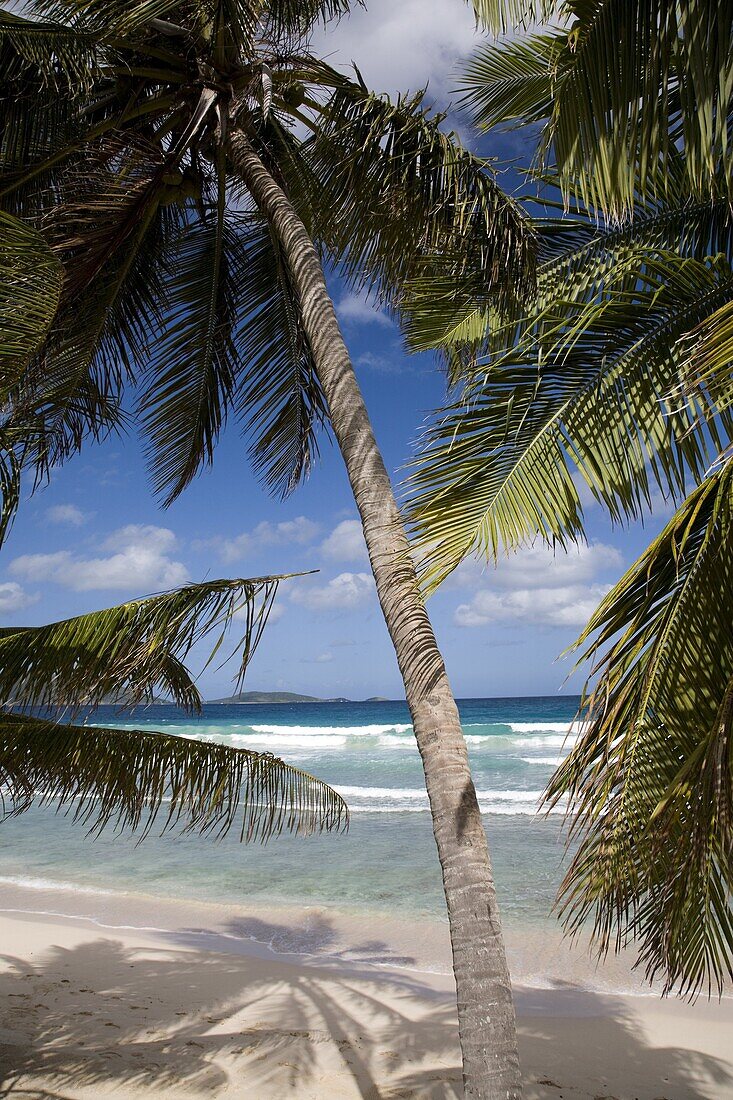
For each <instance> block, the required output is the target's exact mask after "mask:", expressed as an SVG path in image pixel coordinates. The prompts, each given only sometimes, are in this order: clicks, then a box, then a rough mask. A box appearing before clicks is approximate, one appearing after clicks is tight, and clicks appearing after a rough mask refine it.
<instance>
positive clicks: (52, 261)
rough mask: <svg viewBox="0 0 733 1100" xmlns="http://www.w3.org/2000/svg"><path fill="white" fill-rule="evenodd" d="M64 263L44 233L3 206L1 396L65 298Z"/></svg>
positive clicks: (0, 234)
mask: <svg viewBox="0 0 733 1100" xmlns="http://www.w3.org/2000/svg"><path fill="white" fill-rule="evenodd" d="M62 281H63V268H62V266H61V264H60V263H59V261H58V259H57V258H56V257H55V256H54V254H53V252H52V251H51V249H50V248H49V246H48V243H47V242H46V240H45V239H44V237H43V236H42V235H41V234H40V233H39V232H38V231H37V230H36V229H34V228H32V227H31V226H29V225H25V224H24V223H23V222H20V221H18V219H17V218H13V217H11V216H10V215H9V214H6V213H4V212H3V211H2V210H0V400H2V402H3V403H4V402H5V401H6V400H7V395H8V392H9V390H10V389H11V387H12V386H13V385H15V383H16V382H17V380H18V377H19V376H20V373H21V371H22V369H23V367H24V366H25V364H26V363H27V361H28V359H29V358H30V357H31V355H32V354H33V352H34V351H36V349H37V348H38V347H39V346H40V345H41V344H42V342H43V340H44V338H45V336H46V334H47V333H48V330H49V328H50V326H51V323H52V322H53V319H54V317H55V315H56V311H57V309H58V307H59V302H60V298H61V286H62Z"/></svg>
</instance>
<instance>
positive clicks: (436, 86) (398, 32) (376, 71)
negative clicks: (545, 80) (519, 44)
mask: <svg viewBox="0 0 733 1100" xmlns="http://www.w3.org/2000/svg"><path fill="white" fill-rule="evenodd" d="M476 42H477V35H476V29H475V24H474V19H473V15H472V13H471V10H470V5H469V4H466V3H463V2H461V0H430V3H425V0H400V2H399V3H395V2H394V0H369V4H368V10H366V9H361V8H358V7H354V8H352V10H351V12H350V14H349V15H348V16H347V17H346V18H344V19H341V20H339V21H338V22H334V21H332V22H331V23H329V25H328V27H327V28H326V29H324V30H322V31H320V32H318V33H316V34H315V35H314V44H313V48H314V50H315V52H316V54H320V55H321V56H326V55H328V58H329V61H330V63H331V64H332V65H335V66H346V65H349V64H350V63H351V61H352V59H353V60H354V61H355V62H356V64H357V65H358V66H359V69H360V71H361V73H362V74H363V76H364V79H365V80H366V82H367V84H368V85H369V86H370V87H371V88H373V89H374V90H375V91H377V92H390V93H392V94H394V93H395V92H397V91H407V90H408V89H409V90H412V91H417V90H418V89H419V88H421V87H423V85H425V84H426V83H427V82H428V81H430V89H431V91H432V92H433V93H434V94H436V95H437V94H439V95H440V96H441V97H442V96H447V95H449V94H450V92H451V90H452V89H453V88H454V87H455V85H456V84H457V82H458V81H457V75H456V71H455V70H456V63H457V61H458V59H459V58H460V57H465V56H466V55H467V54H468V53H470V51H471V49H472V47H473V46H474V45H475V44H476Z"/></svg>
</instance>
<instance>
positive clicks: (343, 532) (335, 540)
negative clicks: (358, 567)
mask: <svg viewBox="0 0 733 1100" xmlns="http://www.w3.org/2000/svg"><path fill="white" fill-rule="evenodd" d="M321 552H322V553H323V554H324V555H325V556H326V557H327V558H333V559H335V560H336V561H364V562H366V561H369V556H368V554H367V548H366V543H365V542H364V534H363V532H362V529H361V523H360V522H359V520H358V519H345V520H342V521H341V523H338V524H337V525H336V526H335V527H334V529H333V531H332V532H331V534H330V535H329V536H328V538H326V539H324V540H323V542H322V543H321Z"/></svg>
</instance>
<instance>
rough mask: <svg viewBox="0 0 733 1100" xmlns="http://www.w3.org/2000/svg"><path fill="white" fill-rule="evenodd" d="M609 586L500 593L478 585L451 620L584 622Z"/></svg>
mask: <svg viewBox="0 0 733 1100" xmlns="http://www.w3.org/2000/svg"><path fill="white" fill-rule="evenodd" d="M610 587H611V586H610V585H608V584H593V585H582V584H574V585H568V586H567V587H565V588H516V589H514V591H511V592H501V593H496V592H492V591H490V590H489V589H482V590H481V591H480V592H477V593H476V594H475V595H474V596H473V598H472V600H471V601H470V603H463V604H459V605H458V607H457V608H456V611H455V615H454V622H455V624H456V626H486V624H487V623H495V622H521V623H533V624H535V625H537V626H574V627H580V626H584V625H585V623H587V621H588V619H589V618H590V617H591V615H592V614H593V612H594V611H595V609H596V607H597V606H598V604H599V603H600V601H601V599H602V598H603V596H605V594H606V593H607V592H608V590H609V589H610Z"/></svg>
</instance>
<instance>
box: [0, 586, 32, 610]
mask: <svg viewBox="0 0 733 1100" xmlns="http://www.w3.org/2000/svg"><path fill="white" fill-rule="evenodd" d="M37 600H38V596H31V595H30V594H29V593H28V592H26V591H25V589H24V588H23V587H22V586H21V585H19V584H18V583H17V582H16V581H5V583H4V584H0V613H2V614H5V615H10V614H12V612H13V611H22V610H23V608H24V607H28V606H29V605H30V604H32V603H35V602H36V601H37Z"/></svg>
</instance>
